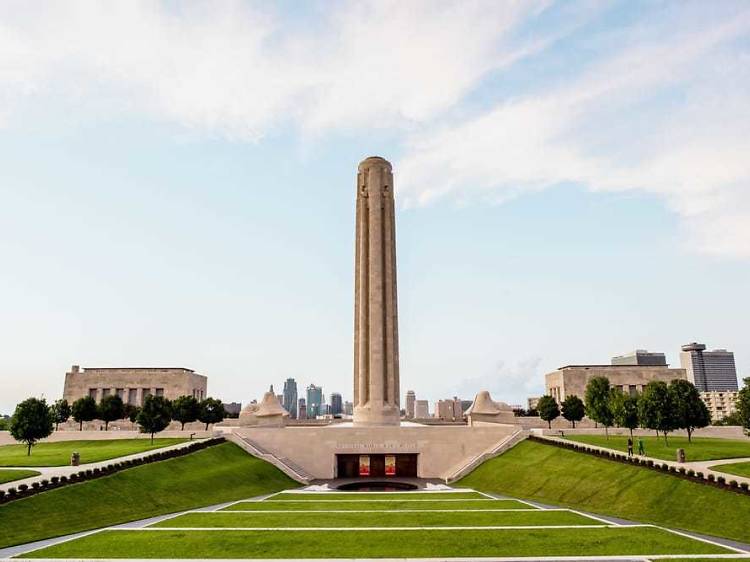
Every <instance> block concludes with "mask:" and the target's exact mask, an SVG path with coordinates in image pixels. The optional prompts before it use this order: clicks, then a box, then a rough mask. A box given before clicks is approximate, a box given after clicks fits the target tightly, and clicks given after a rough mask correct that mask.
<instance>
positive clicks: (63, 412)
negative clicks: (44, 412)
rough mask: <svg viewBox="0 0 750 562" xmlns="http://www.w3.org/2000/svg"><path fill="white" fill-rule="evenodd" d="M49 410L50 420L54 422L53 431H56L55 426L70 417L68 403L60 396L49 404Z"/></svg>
mask: <svg viewBox="0 0 750 562" xmlns="http://www.w3.org/2000/svg"><path fill="white" fill-rule="evenodd" d="M50 410H51V411H52V420H53V421H54V422H55V431H57V426H58V425H60V424H61V423H65V422H66V421H68V419H69V418H70V413H71V409H70V404H68V401H67V400H65V398H61V399H60V400H55V403H54V404H52V406H50Z"/></svg>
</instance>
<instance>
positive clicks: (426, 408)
mask: <svg viewBox="0 0 750 562" xmlns="http://www.w3.org/2000/svg"><path fill="white" fill-rule="evenodd" d="M414 417H415V418H416V419H418V420H424V419H427V418H429V417H430V404H429V402H427V400H415V401H414Z"/></svg>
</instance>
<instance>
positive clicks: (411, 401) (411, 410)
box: [406, 390, 417, 420]
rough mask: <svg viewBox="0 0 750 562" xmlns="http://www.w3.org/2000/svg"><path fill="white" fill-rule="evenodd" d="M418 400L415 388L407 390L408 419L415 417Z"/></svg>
mask: <svg viewBox="0 0 750 562" xmlns="http://www.w3.org/2000/svg"><path fill="white" fill-rule="evenodd" d="M416 400H417V395H416V394H415V393H414V391H413V390H407V391H406V419H407V420H412V419H414V402H415V401H416Z"/></svg>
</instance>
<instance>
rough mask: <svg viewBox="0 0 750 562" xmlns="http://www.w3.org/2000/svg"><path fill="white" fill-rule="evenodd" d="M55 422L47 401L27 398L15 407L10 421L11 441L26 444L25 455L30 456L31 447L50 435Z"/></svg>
mask: <svg viewBox="0 0 750 562" xmlns="http://www.w3.org/2000/svg"><path fill="white" fill-rule="evenodd" d="M54 425H55V422H54V419H53V417H52V412H51V411H50V407H49V406H47V401H46V400H44V399H38V398H27V399H26V400H24V401H23V402H21V403H20V404H18V405H17V406H16V410H15V412H13V416H12V417H11V419H10V434H11V435H12V436H13V439H15V440H16V441H20V442H22V443H26V445H27V450H26V454H27V455H30V454H31V447H33V446H34V444H35V443H36V442H37V441H39V440H40V439H44V438H45V437H48V436H49V435H50V434H51V433H52V429H53V428H54Z"/></svg>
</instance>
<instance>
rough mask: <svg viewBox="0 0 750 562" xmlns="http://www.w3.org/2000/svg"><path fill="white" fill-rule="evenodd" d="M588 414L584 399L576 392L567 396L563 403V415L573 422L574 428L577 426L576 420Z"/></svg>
mask: <svg viewBox="0 0 750 562" xmlns="http://www.w3.org/2000/svg"><path fill="white" fill-rule="evenodd" d="M584 415H586V408H585V406H584V405H583V400H581V399H580V398H578V396H576V395H575V394H571V395H570V396H567V397H566V398H565V400H563V403H562V417H564V418H565V419H566V420H568V421H569V422H570V423H572V424H573V428H575V426H576V422H579V421H581V420H582V419H583V416H584Z"/></svg>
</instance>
